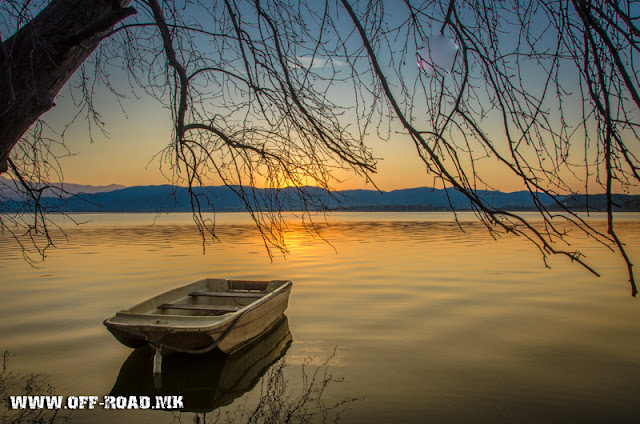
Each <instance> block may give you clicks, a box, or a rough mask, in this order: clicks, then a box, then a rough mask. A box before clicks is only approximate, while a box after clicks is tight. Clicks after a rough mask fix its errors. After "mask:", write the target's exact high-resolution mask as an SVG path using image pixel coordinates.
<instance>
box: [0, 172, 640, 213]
mask: <svg viewBox="0 0 640 424" xmlns="http://www.w3.org/2000/svg"><path fill="white" fill-rule="evenodd" d="M0 178H2V177H0ZM5 180H6V179H5ZM64 189H65V191H66V192H67V197H64V198H59V197H46V194H47V193H45V197H44V199H43V203H44V204H45V205H46V206H48V207H49V208H51V209H53V210H58V211H63V212H158V211H163V212H188V211H191V207H192V205H191V196H190V194H189V190H188V189H187V188H186V187H177V186H171V185H158V186H137V187H122V186H117V185H110V186H101V187H94V186H81V185H76V184H66V183H65V184H64ZM240 189H242V188H241V187H225V186H214V187H204V188H194V189H193V192H194V194H196V195H197V197H198V199H200V206H201V208H202V209H203V210H212V209H214V210H216V211H220V212H221V211H244V210H246V208H245V204H244V203H243V201H242V199H240V198H239V197H238V196H237V195H236V194H235V192H234V191H239V190H240ZM244 190H245V192H246V193H247V194H248V197H247V199H248V201H249V203H250V204H251V205H253V207H254V208H255V207H256V206H260V207H268V206H269V205H277V207H278V208H279V209H281V210H300V209H303V206H304V205H303V203H302V201H301V199H300V197H299V196H298V195H296V191H295V189H293V188H281V189H257V188H256V189H253V188H249V187H245V188H244ZM303 190H304V191H305V193H306V194H307V195H308V198H310V199H311V200H310V201H309V202H308V203H307V208H308V209H311V210H314V209H323V208H326V209H329V210H345V211H433V210H435V211H438V210H448V209H450V206H453V207H454V208H455V209H457V210H468V209H470V208H471V204H470V202H469V200H468V199H467V198H466V197H465V196H464V195H463V194H462V193H459V192H458V191H456V190H454V189H432V188H427V187H419V188H410V189H403V190H393V191H383V192H380V191H376V190H342V191H336V192H332V193H329V192H327V191H326V190H324V189H321V188H318V187H304V188H303ZM478 195H479V196H480V197H481V198H483V199H485V200H487V201H488V202H489V203H491V204H492V205H493V206H494V207H496V208H501V209H506V210H533V209H534V208H535V205H534V200H533V199H532V196H531V194H530V193H529V192H527V191H519V192H513V193H503V192H500V191H490V190H481V191H478ZM3 200H4V204H3V207H2V208H1V209H2V210H5V211H7V210H17V209H19V208H20V206H21V204H20V202H19V201H18V200H17V199H15V198H13V199H12V198H7V197H5V198H4V199H3ZM558 200H559V201H560V202H561V203H562V204H563V205H565V206H567V207H569V208H570V209H574V210H584V209H586V208H587V207H588V209H589V210H591V211H604V210H606V196H605V195H603V194H596V195H589V196H585V195H570V196H563V197H560V198H559V199H558ZM538 201H539V202H540V203H541V204H543V205H545V206H546V207H548V208H549V209H552V210H553V209H559V208H560V206H559V205H557V204H556V202H555V201H554V200H553V199H552V198H551V197H550V196H548V195H546V194H540V195H538ZM614 207H615V209H616V210H619V211H640V196H637V195H635V196H634V195H623V194H620V195H615V196H614Z"/></svg>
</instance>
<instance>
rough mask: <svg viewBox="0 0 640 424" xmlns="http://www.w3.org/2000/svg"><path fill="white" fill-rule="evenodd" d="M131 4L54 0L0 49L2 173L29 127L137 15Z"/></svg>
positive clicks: (127, 2)
mask: <svg viewBox="0 0 640 424" xmlns="http://www.w3.org/2000/svg"><path fill="white" fill-rule="evenodd" d="M129 2H130V1H118V0H53V1H52V2H51V3H50V4H49V5H48V6H47V7H45V8H44V9H43V10H42V12H40V13H39V14H38V15H37V16H36V17H35V18H34V19H33V20H32V21H31V22H29V23H28V24H26V25H25V26H23V27H22V28H20V30H18V31H17V32H16V33H15V34H14V35H13V36H12V37H11V38H9V39H8V40H6V41H5V42H4V43H2V44H1V46H0V174H2V173H3V172H5V171H6V170H7V166H8V162H7V161H8V159H9V154H10V153H11V150H12V149H13V147H14V146H15V145H16V143H17V142H18V140H20V138H21V137H22V135H23V134H24V133H25V131H27V130H28V129H29V127H30V126H31V125H32V124H33V123H34V122H35V121H36V120H37V119H38V118H39V117H40V115H42V114H43V113H45V112H46V111H48V110H49V109H51V108H52V107H53V106H55V102H54V100H55V97H56V95H57V94H58V92H59V91H60V89H61V88H62V87H63V86H64V84H65V83H66V82H67V80H68V79H69V78H70V77H71V75H73V73H74V72H75V71H76V69H78V67H79V66H80V65H81V64H82V62H84V61H85V60H86V59H87V57H89V55H90V54H91V53H92V52H93V50H94V49H95V48H96V47H97V46H98V44H100V41H101V40H102V39H103V37H104V36H105V35H107V34H108V32H109V31H110V30H111V29H112V28H113V26H114V25H115V24H116V23H118V22H119V21H121V20H122V19H124V18H126V17H127V16H130V15H132V14H134V13H136V11H135V9H134V8H133V7H126V6H127V5H128V4H129Z"/></svg>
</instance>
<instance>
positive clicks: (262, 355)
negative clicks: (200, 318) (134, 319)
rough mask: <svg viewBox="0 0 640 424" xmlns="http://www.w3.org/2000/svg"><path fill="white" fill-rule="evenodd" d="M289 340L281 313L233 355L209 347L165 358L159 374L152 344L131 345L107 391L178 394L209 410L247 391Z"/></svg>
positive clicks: (193, 407) (191, 406)
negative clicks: (137, 346) (263, 332)
mask: <svg viewBox="0 0 640 424" xmlns="http://www.w3.org/2000/svg"><path fill="white" fill-rule="evenodd" d="M291 342H292V336H291V332H290V331H289V321H288V320H287V317H286V316H285V315H283V316H282V317H281V318H280V319H279V320H278V321H277V322H276V323H275V324H274V326H273V327H272V328H271V329H270V330H269V331H268V332H266V333H265V334H263V335H262V336H261V337H260V338H259V339H257V340H255V341H253V342H252V343H250V344H249V345H247V346H245V347H243V348H242V349H240V350H238V351H237V352H235V353H233V354H232V355H226V354H224V353H222V352H220V351H218V350H213V351H211V352H209V353H206V354H201V355H187V354H176V355H174V356H172V357H169V358H166V359H165V361H163V365H162V374H161V375H156V376H155V377H154V374H153V373H152V368H153V355H154V350H153V349H151V348H149V347H148V346H147V347H142V348H138V349H135V350H134V351H133V352H132V353H131V355H129V357H128V358H127V359H126V360H125V361H124V363H123V364H122V367H121V368H120V373H119V374H118V378H117V380H116V382H115V384H114V386H113V389H111V395H112V396H133V395H135V396H151V397H153V396H160V395H164V396H169V395H179V396H183V403H184V408H181V410H182V411H190V412H209V411H212V410H214V409H217V408H219V407H221V406H226V405H229V404H231V403H232V402H233V401H234V400H235V399H236V398H238V397H240V396H242V395H243V394H245V393H247V392H248V391H250V390H251V389H253V387H255V385H256V383H257V382H258V381H259V380H260V378H261V377H262V376H263V375H264V374H265V373H266V372H267V370H268V369H269V368H270V367H271V365H273V364H274V363H275V362H277V361H278V360H279V359H280V358H282V357H284V355H285V354H286V352H287V350H288V349H289V346H290V345H291Z"/></svg>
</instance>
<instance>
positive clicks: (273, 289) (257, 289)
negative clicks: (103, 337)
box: [104, 278, 292, 373]
mask: <svg viewBox="0 0 640 424" xmlns="http://www.w3.org/2000/svg"><path fill="white" fill-rule="evenodd" d="M291 286H292V283H291V281H287V280H271V281H250V280H227V279H214V278H207V279H203V280H199V281H196V282H195V283H191V284H187V285H185V286H182V287H178V288H176V289H173V290H170V291H168V292H165V293H162V294H160V295H157V296H155V297H152V298H150V299H147V300H145V301H143V302H141V303H138V304H137V305H135V306H132V307H130V308H128V309H124V310H122V311H119V312H117V313H116V314H115V315H114V316H112V317H111V318H107V319H106V320H105V321H104V325H105V326H106V327H107V328H108V329H109V331H110V332H111V334H113V335H114V336H115V338H116V339H118V341H120V342H121V343H122V344H124V345H125V346H128V347H131V348H136V347H141V346H144V345H147V344H148V345H150V346H151V347H152V348H154V349H156V356H155V358H154V364H155V365H154V373H160V361H161V359H162V357H161V355H162V354H166V353H172V352H182V353H191V354H199V353H206V352H209V351H211V350H213V349H218V350H220V351H222V352H224V353H227V354H231V353H233V352H235V351H237V350H238V349H241V348H242V347H243V346H245V345H247V344H249V343H250V342H251V341H252V340H254V339H256V338H257V337H259V336H260V335H261V334H263V333H264V332H265V331H267V330H269V328H270V327H272V326H273V325H274V324H275V323H276V321H277V320H278V318H279V317H280V316H281V315H282V314H283V313H284V311H285V309H286V308H287V305H288V303H289V294H290V293H291Z"/></svg>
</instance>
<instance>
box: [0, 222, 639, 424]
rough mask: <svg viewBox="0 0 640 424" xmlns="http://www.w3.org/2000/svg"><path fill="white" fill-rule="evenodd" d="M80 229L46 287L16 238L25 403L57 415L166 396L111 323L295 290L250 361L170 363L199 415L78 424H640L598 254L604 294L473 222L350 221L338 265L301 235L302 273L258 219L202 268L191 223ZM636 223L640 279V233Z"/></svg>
mask: <svg viewBox="0 0 640 424" xmlns="http://www.w3.org/2000/svg"><path fill="white" fill-rule="evenodd" d="M77 218H78V219H79V220H81V221H87V223H86V224H83V225H81V226H79V227H75V226H73V225H71V224H70V223H63V227H64V228H65V230H66V233H67V236H68V239H69V241H68V242H65V243H60V244H59V246H58V248H57V249H55V250H52V251H50V252H49V256H48V258H47V260H46V261H45V263H44V264H42V265H40V266H39V267H38V268H32V267H30V266H29V265H27V264H26V263H25V262H24V261H23V260H22V259H21V254H20V251H19V250H18V249H17V248H16V246H15V245H14V244H13V243H12V242H11V240H9V239H8V238H7V237H5V238H2V237H1V236H0V275H2V277H0V279H1V280H2V284H0V299H2V300H1V301H2V307H1V308H0V350H1V351H4V350H8V351H10V352H11V353H12V354H14V356H12V357H11V358H10V360H9V363H8V368H7V371H6V372H5V376H6V375H8V373H9V372H10V373H11V378H12V384H13V386H14V387H13V389H11V390H14V391H16V390H18V389H16V387H17V388H20V387H22V386H21V384H22V383H21V382H24V381H25V379H26V378H27V376H28V375H29V374H30V373H36V374H41V375H39V376H38V377H37V379H36V380H35V381H36V382H37V383H38V384H39V385H40V386H41V390H44V389H43V388H46V387H47V384H48V385H49V386H50V389H49V390H50V393H52V394H56V395H62V396H71V395H97V396H103V395H107V394H109V393H112V391H113V393H114V394H148V393H152V392H153V390H154V388H153V382H152V381H150V365H149V364H150V357H149V355H150V354H149V352H146V351H132V350H131V349H128V348H126V347H124V346H122V345H120V344H119V343H118V342H117V341H116V340H115V339H114V338H113V337H112V336H111V335H110V334H109V332H108V331H107V330H106V328H105V327H104V326H103V325H102V321H103V320H104V319H105V318H107V317H109V316H111V315H113V313H114V312H115V311H117V310H119V309H123V308H125V307H128V306H130V305H132V304H133V303H136V302H138V301H141V300H144V299H146V298H148V297H150V296H152V295H155V294H157V293H160V292H163V291H165V290H167V289H170V288H173V287H175V286H178V285H182V284H186V283H189V282H192V281H195V280H197V279H199V278H202V277H206V276H213V277H225V278H238V279H244V278H247V279H271V278H273V279H281V278H287V279H291V280H293V281H294V288H293V292H292V294H291V298H290V302H289V308H288V310H287V317H288V322H284V323H282V324H281V326H280V327H279V329H277V330H276V332H275V333H273V334H271V335H269V336H268V338H267V340H265V341H264V342H263V343H262V344H259V345H258V346H257V347H255V348H254V349H253V350H252V351H250V352H246V353H245V356H239V357H232V358H225V357H222V356H220V355H210V356H209V357H207V358H204V359H200V360H197V361H195V362H194V361H191V362H190V361H189V360H183V361H180V360H178V361H174V362H173V363H169V362H168V363H167V365H166V367H167V368H166V370H167V373H169V372H171V373H172V374H170V375H169V374H167V375H166V376H165V377H164V381H163V390H164V392H163V393H168V392H171V391H174V392H176V393H175V394H183V395H185V396H193V398H190V400H191V403H190V404H189V405H188V408H187V409H188V410H189V411H151V410H144V411H143V410H139V411H132V410H127V411H112V410H104V409H102V408H99V409H95V410H92V411H79V410H76V411H73V412H72V413H71V414H70V420H71V422H73V423H85V422H86V423H89V422H105V423H106V422H113V421H114V420H117V421H118V422H121V423H129V422H131V423H139V422H148V423H165V422H167V423H169V422H183V423H190V422H210V423H213V422H229V421H234V422H249V421H251V420H252V419H255V417H260V418H261V419H263V420H264V421H266V420H268V419H272V420H273V422H279V421H280V420H281V419H282V415H278V414H283V413H284V412H286V411H288V412H290V413H291V414H293V415H292V416H293V417H294V418H295V419H294V422H324V421H326V422H334V420H336V419H337V420H338V421H339V422H342V423H377V422H381V423H384V422H389V423H391V422H402V423H414V422H415V423H424V422H427V421H430V422H436V423H458V422H498V423H500V422H504V423H520V422H522V423H539V422H558V423H559V422H569V421H570V422H582V423H584V422H640V409H639V408H638V404H637V399H638V393H640V320H639V317H640V304H639V303H638V300H635V299H633V298H632V297H631V296H630V295H629V292H630V290H629V288H628V283H627V278H626V276H625V272H624V266H623V264H622V261H621V260H620V259H619V258H618V256H616V255H615V254H613V253H611V252H609V251H608V250H607V249H606V248H603V247H601V246H597V245H594V244H588V246H587V247H586V248H584V249H582V250H583V252H584V253H585V254H587V255H588V258H589V260H590V261H591V263H592V264H593V265H594V266H595V267H596V268H597V269H598V271H600V272H601V273H602V277H600V278H597V277H595V276H593V275H592V274H590V273H589V272H588V271H586V270H584V269H582V268H580V267H578V266H576V265H575V264H571V263H569V262H568V261H566V260H564V259H561V258H554V259H551V260H550V261H549V264H550V265H551V267H552V269H546V268H545V267H544V265H543V263H542V261H541V258H540V255H539V254H538V253H536V251H535V250H534V248H533V247H532V246H531V245H530V244H528V243H527V242H526V241H524V240H521V239H518V238H516V237H504V238H502V239H501V240H499V241H495V240H493V239H492V238H491V237H490V235H489V234H488V233H487V231H486V230H485V229H484V228H483V227H482V226H481V225H479V224H475V223H473V221H472V218H471V217H469V216H466V215H463V216H462V217H461V219H462V221H463V228H464V230H465V232H461V231H460V229H459V228H458V226H457V225H456V224H455V223H453V222H452V221H451V220H450V217H449V216H448V215H447V214H436V213H405V214H387V213H350V214H349V213H344V214H334V215H331V216H330V217H329V222H330V224H331V225H330V226H325V225H322V226H321V227H320V234H321V236H322V237H324V238H325V239H326V240H328V241H330V242H331V245H329V244H327V243H326V242H325V241H323V240H322V238H320V237H317V236H315V237H314V236H312V235H309V234H307V233H304V232H303V231H300V228H299V227H298V226H297V225H296V224H291V225H290V229H289V232H288V233H287V234H286V239H287V242H288V244H289V247H290V249H291V254H290V255H288V256H287V257H286V258H283V257H282V256H279V255H277V254H276V256H275V258H274V260H273V262H271V261H270V260H269V257H268V255H267V254H266V252H265V249H264V246H263V245H262V242H261V240H260V238H259V237H258V234H257V233H256V231H255V228H254V227H253V226H252V225H251V223H250V222H249V220H248V218H247V217H246V216H245V215H241V214H218V215H217V217H216V220H217V223H218V226H217V231H218V237H219V239H220V243H215V244H212V245H208V246H207V247H206V254H204V255H203V254H202V243H201V239H200V238H199V237H200V236H199V235H198V233H197V231H196V230H195V228H194V226H193V224H192V221H191V218H190V216H189V215H186V214H185V215H170V216H161V217H160V218H159V219H158V220H157V221H156V223H155V224H154V225H150V224H151V223H152V222H153V220H154V215H147V214H132V215H78V216H77ZM620 218H621V219H620V221H619V224H618V228H619V232H620V235H621V236H622V238H623V239H624V240H625V241H626V243H627V244H628V247H629V251H630V255H631V257H632V259H633V260H634V261H635V263H636V264H638V263H640V238H638V234H640V214H625V215H620ZM592 222H593V223H594V225H596V226H601V225H603V224H604V221H603V220H602V217H594V218H592ZM132 352H133V353H132ZM256 358H259V359H256ZM5 380H6V378H5ZM155 390H157V389H155ZM256 411H258V412H256ZM64 412H65V413H67V412H68V411H64ZM5 414H10V412H6V410H5ZM304 414H307V415H304ZM4 416H5V417H7V416H8V415H4ZM0 417H3V415H2V412H1V410H0ZM278 417H280V418H278ZM305 420H307V421H305ZM257 421H258V422H261V421H260V420H257Z"/></svg>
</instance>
